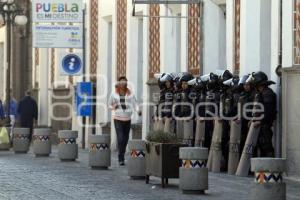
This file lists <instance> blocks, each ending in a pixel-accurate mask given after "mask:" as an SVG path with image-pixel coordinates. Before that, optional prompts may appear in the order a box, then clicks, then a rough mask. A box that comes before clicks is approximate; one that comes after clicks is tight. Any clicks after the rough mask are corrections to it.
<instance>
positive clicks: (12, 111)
mask: <svg viewBox="0 0 300 200" xmlns="http://www.w3.org/2000/svg"><path fill="white" fill-rule="evenodd" d="M4 108H5V115H6V116H9V119H10V126H11V129H10V130H11V132H10V136H11V137H12V132H13V129H14V127H15V125H16V121H17V118H18V102H17V100H16V99H15V98H14V97H13V96H12V95H11V97H10V101H9V103H8V102H7V100H6V102H5V105H4Z"/></svg>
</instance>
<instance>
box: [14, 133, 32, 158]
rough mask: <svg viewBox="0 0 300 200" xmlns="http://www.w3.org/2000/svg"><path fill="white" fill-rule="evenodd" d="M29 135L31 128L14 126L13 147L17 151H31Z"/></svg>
mask: <svg viewBox="0 0 300 200" xmlns="http://www.w3.org/2000/svg"><path fill="white" fill-rule="evenodd" d="M29 135H30V130H29V128H14V130H13V149H14V152H15V153H27V152H28V151H29V146H30V140H29Z"/></svg>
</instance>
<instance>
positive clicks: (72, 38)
mask: <svg viewBox="0 0 300 200" xmlns="http://www.w3.org/2000/svg"><path fill="white" fill-rule="evenodd" d="M82 31H83V30H82V26H78V25H72V26H69V25H33V33H32V34H33V47H35V48H77V49H80V48H82V47H83V41H82V34H83V32H82Z"/></svg>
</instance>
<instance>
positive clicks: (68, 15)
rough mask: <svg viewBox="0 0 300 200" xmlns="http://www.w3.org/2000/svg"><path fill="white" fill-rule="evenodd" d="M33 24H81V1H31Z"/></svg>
mask: <svg viewBox="0 0 300 200" xmlns="http://www.w3.org/2000/svg"><path fill="white" fill-rule="evenodd" d="M32 22H33V23H52V22H53V23H54V22H65V23H82V22H83V2H82V0H32Z"/></svg>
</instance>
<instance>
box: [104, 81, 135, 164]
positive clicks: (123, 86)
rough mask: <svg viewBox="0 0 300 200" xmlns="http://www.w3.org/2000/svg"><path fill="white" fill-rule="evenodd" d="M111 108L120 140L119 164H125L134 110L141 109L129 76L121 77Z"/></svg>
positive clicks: (112, 98) (110, 101)
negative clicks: (129, 87) (129, 82)
mask: <svg viewBox="0 0 300 200" xmlns="http://www.w3.org/2000/svg"><path fill="white" fill-rule="evenodd" d="M108 104H109V108H110V109H111V110H112V111H113V119H114V124H115V130H116V134H117V140H118V151H119V155H118V157H119V164H120V165H121V166H124V165H125V152H126V147H127V144H128V140H129V133H130V129H131V117H132V115H133V112H134V111H136V112H138V113H139V115H141V112H140V111H139V108H138V105H137V101H136V97H135V96H134V94H132V92H131V91H130V90H129V89H128V87H127V78H126V77H124V76H123V77H120V78H119V79H118V84H117V85H116V88H115V91H114V92H113V93H112V94H111V96H110V99H109V103H108Z"/></svg>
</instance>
